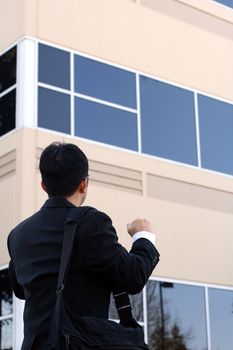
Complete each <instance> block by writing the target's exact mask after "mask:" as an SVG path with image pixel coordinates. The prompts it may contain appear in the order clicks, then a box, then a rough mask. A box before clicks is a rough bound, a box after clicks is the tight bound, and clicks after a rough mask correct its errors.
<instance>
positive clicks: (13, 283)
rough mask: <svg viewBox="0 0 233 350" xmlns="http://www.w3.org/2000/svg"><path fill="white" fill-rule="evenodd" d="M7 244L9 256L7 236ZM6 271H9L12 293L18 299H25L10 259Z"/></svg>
mask: <svg viewBox="0 0 233 350" xmlns="http://www.w3.org/2000/svg"><path fill="white" fill-rule="evenodd" d="M7 246H8V251H9V254H10V256H11V250H10V238H9V237H8V241H7ZM8 271H9V279H10V283H11V288H12V289H13V292H14V294H15V295H16V297H17V298H19V299H25V296H24V290H23V287H22V286H21V285H20V284H19V283H18V281H17V278H16V273H15V267H14V263H13V260H12V259H11V260H10V262H9V270H8Z"/></svg>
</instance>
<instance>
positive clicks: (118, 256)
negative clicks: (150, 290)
mask: <svg viewBox="0 0 233 350" xmlns="http://www.w3.org/2000/svg"><path fill="white" fill-rule="evenodd" d="M95 220H96V225H95V227H94V229H93V230H92V232H90V234H88V235H87V237H86V239H85V261H86V266H87V268H88V270H89V271H92V272H95V273H100V274H102V276H103V277H104V278H105V280H106V282H107V283H109V285H110V287H111V288H112V290H124V291H126V292H128V293H130V294H136V293H139V292H140V291H141V290H142V289H143V287H144V286H145V284H146V282H147V280H148V278H149V277H150V275H151V273H152V271H153V269H154V267H155V266H156V265H157V263H158V261H159V253H158V251H157V250H156V248H155V247H154V245H153V244H152V243H151V242H150V241H149V240H147V239H145V238H140V239H138V240H137V241H135V242H134V244H133V245H132V248H131V250H130V252H128V251H127V250H126V249H125V248H124V247H123V246H122V245H120V244H119V243H118V238H117V234H116V231H115V229H114V227H113V225H112V221H111V219H110V218H109V217H108V216H107V215H106V214H104V213H101V212H97V214H96V218H95Z"/></svg>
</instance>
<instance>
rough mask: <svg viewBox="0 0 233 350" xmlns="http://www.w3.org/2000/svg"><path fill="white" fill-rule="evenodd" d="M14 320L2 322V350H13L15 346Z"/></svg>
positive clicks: (0, 337) (0, 346) (0, 341)
mask: <svg viewBox="0 0 233 350" xmlns="http://www.w3.org/2000/svg"><path fill="white" fill-rule="evenodd" d="M12 339H13V320H12V318H7V319H4V320H2V321H0V349H2V350H12V349H13V344H12Z"/></svg>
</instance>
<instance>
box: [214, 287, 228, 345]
mask: <svg viewBox="0 0 233 350" xmlns="http://www.w3.org/2000/svg"><path fill="white" fill-rule="evenodd" d="M209 310H210V337H211V349H213V350H232V344H233V332H232V330H233V291H228V290H221V289H214V288H209Z"/></svg>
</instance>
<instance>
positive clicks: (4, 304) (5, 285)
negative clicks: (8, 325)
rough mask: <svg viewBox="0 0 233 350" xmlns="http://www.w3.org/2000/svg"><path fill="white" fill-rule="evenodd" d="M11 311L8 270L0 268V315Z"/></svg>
mask: <svg viewBox="0 0 233 350" xmlns="http://www.w3.org/2000/svg"><path fill="white" fill-rule="evenodd" d="M11 313H12V290H11V287H10V281H9V276H8V270H7V269H5V270H0V316H6V315H10V314H11Z"/></svg>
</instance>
